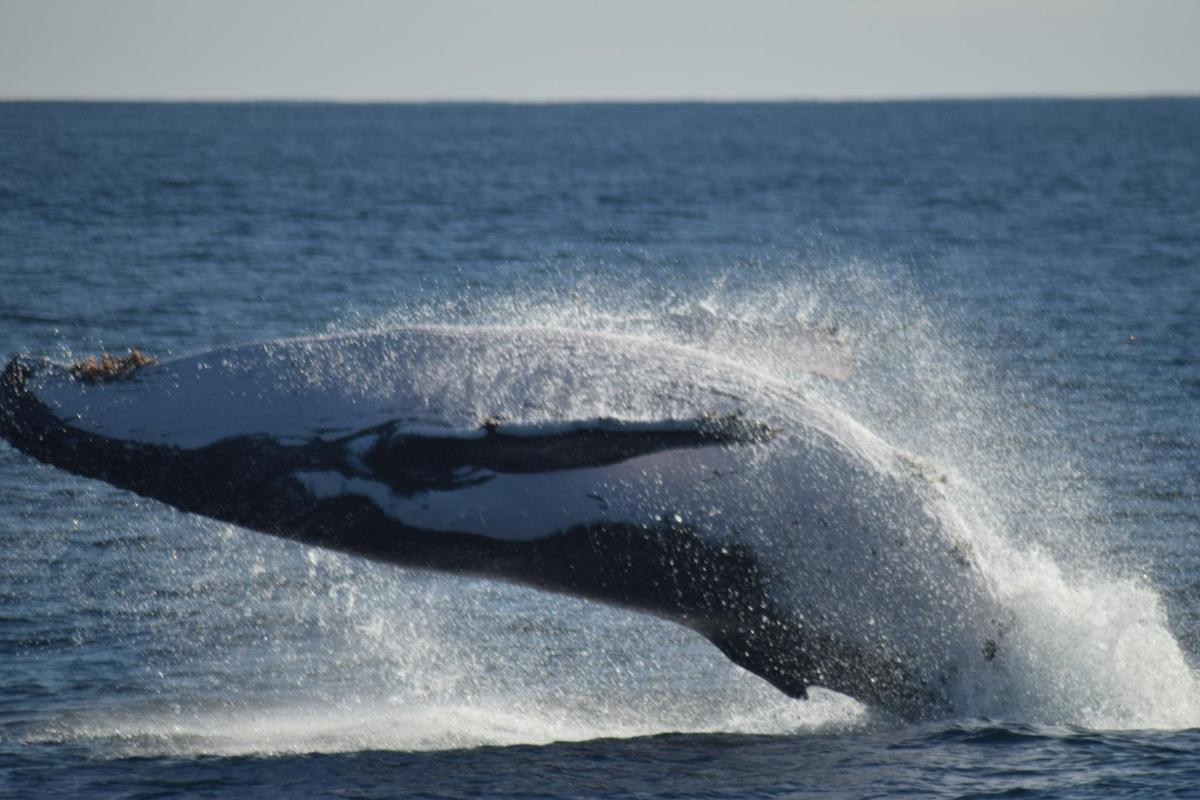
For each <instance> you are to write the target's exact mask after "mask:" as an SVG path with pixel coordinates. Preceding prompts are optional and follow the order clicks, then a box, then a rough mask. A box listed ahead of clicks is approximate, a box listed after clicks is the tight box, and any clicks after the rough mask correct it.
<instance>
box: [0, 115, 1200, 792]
mask: <svg viewBox="0 0 1200 800" xmlns="http://www.w3.org/2000/svg"><path fill="white" fill-rule="evenodd" d="M680 320H685V321H686V320H692V321H695V324H696V325H705V324H711V323H712V322H713V321H714V320H717V321H719V322H720V324H721V325H723V326H726V328H727V329H728V330H732V331H737V330H740V329H743V328H744V329H745V330H746V331H748V333H747V335H743V336H738V335H732V336H729V337H726V338H725V339H722V340H720V341H716V342H710V343H709V344H708V345H707V346H708V347H711V348H714V349H717V350H719V351H720V354H721V355H723V356H728V357H731V358H734V359H736V360H738V361H739V362H741V363H743V364H745V365H748V367H749V368H752V369H759V370H761V371H762V374H763V375H770V376H773V377H774V378H779V377H780V375H781V374H782V372H781V370H782V367H781V366H780V364H781V361H780V359H779V358H778V356H779V354H780V352H781V351H784V352H786V350H787V349H788V341H787V338H786V337H787V334H786V331H788V330H794V329H797V328H801V329H805V330H810V331H825V332H828V333H829V334H830V335H833V336H836V337H837V339H838V341H840V342H842V343H844V345H845V347H846V348H847V349H848V350H849V352H851V353H852V354H853V361H854V373H853V375H851V376H850V378H849V379H848V380H845V381H838V380H833V379H827V378H822V377H820V376H816V375H807V374H806V375H798V376H795V377H794V379H795V380H796V381H797V382H799V383H801V384H802V386H803V388H804V390H805V392H806V393H808V394H810V395H811V396H814V397H819V398H820V399H821V401H822V402H824V403H828V404H832V405H834V406H836V407H838V408H840V409H842V410H844V411H846V412H847V413H849V414H851V415H852V416H853V417H854V418H856V419H857V420H858V421H859V422H861V423H862V424H863V425H864V426H866V427H867V428H868V429H870V430H872V431H874V432H875V433H876V434H878V435H879V436H880V437H882V438H883V439H885V440H886V441H888V442H890V443H892V444H894V445H896V446H897V447H901V448H903V449H904V450H906V451H909V452H910V453H913V454H915V455H918V456H919V457H920V458H921V459H923V460H924V461H927V462H929V463H931V464H933V465H936V467H937V468H938V469H940V470H944V471H945V472H946V473H948V474H950V475H953V476H954V478H955V480H954V481H953V482H952V484H951V486H952V487H953V488H952V489H951V490H950V491H951V499H952V502H953V503H954V504H955V506H956V510H957V512H958V513H959V514H960V515H961V516H962V518H963V519H965V520H967V522H968V524H969V525H970V527H971V530H972V531H973V534H972V535H974V536H977V537H979V538H980V539H981V540H983V539H984V538H986V539H988V540H1000V541H1003V542H1004V543H1005V547H1006V548H1007V550H1008V552H1010V554H1011V557H1010V559H1009V560H1008V561H1007V562H1006V563H1003V564H1000V565H998V566H997V568H996V574H995V579H996V580H997V582H998V583H999V585H1000V586H1001V588H1002V589H1003V591H1004V592H1005V594H1006V596H1007V597H1009V598H1010V599H1011V600H1012V602H1014V603H1015V604H1017V605H1019V606H1020V608H1021V609H1022V618H1023V619H1024V620H1025V625H1024V631H1023V633H1022V637H1021V643H1022V646H1023V647H1025V648H1026V652H1024V653H1023V654H1022V655H1023V658H1024V659H1025V661H1026V662H1027V663H1029V664H1032V665H1035V668H1032V669H1031V670H1030V672H1029V674H1028V675H1026V676H1024V680H1021V681H1016V682H1014V683H1013V684H1012V686H1011V691H1008V692H1006V693H1005V694H1004V695H1003V699H1002V702H999V703H997V702H994V701H993V702H990V703H988V704H981V705H980V706H979V707H975V706H972V705H970V704H967V705H966V706H965V707H964V708H963V709H962V710H961V713H957V714H952V715H950V716H949V717H948V718H944V719H943V718H939V719H933V720H926V721H923V722H920V723H909V722H904V721H901V720H896V719H892V718H889V717H888V716H887V715H885V714H882V713H880V712H878V711H876V710H874V709H870V708H867V707H864V706H862V705H860V704H858V703H856V702H854V701H852V700H850V699H848V698H845V697H842V696H840V695H835V694H833V693H830V692H823V691H821V690H814V691H813V692H812V696H811V698H810V699H809V700H807V701H803V700H792V699H789V698H787V697H785V696H783V695H782V694H780V693H779V692H777V691H776V690H774V689H773V688H771V687H770V686H769V685H768V684H766V683H765V682H763V681H762V680H760V679H758V678H756V677H754V676H753V675H750V674H749V673H746V672H744V671H742V670H740V669H739V668H737V667H735V666H733V665H731V664H729V663H728V662H727V661H726V660H725V659H724V658H723V657H722V656H721V655H720V654H719V653H718V652H717V650H716V649H715V648H714V647H713V646H711V645H710V644H708V643H707V642H706V641H705V640H703V639H702V638H700V637H699V636H697V635H695V634H693V633H691V632H689V631H686V630H684V629H682V628H679V627H676V626H674V625H671V624H669V623H666V622H663V621H660V620H656V619H652V618H649V617H646V616H641V615H637V614H634V613H630V612H626V611H621V610H616V609H611V608H606V607H602V606H599V605H594V604H589V603H586V602H583V601H579V600H574V599H571V598H565V597H559V596H553V595H547V594H539V593H536V592H533V591H530V590H525V589H521V588H517V587H513V586H509V585H502V584H495V583H489V582H486V581H479V580H466V579H458V578H449V577H444V576H436V575H428V574H421V573H416V572H411V571H406V570H403V569H397V568H393V567H388V566H385V565H379V564H373V563H367V562H364V561H361V560H356V559H354V558H350V557H346V556H341V555H336V554H332V553H329V552H325V551H319V550H314V549H310V548H306V547H303V546H301V545H297V544H294V543H289V542H284V541H279V540H275V539H271V538H268V537H265V536H261V535H258V534H255V533H251V532H248V531H244V530H240V529H237V528H234V527H231V526H228V525H223V524H219V523H216V522H213V521H210V520H205V519H200V518H197V517H193V516H190V515H187V514H183V513H179V512H176V511H173V510H172V509H170V508H167V507H165V506H162V505H159V504H157V503H154V502H152V501H148V500H144V499H141V498H139V497H136V496H134V495H131V494H129V493H126V492H122V491H118V490H116V489H113V488H111V487H109V486H107V485H104V484H101V483H97V482H91V481H87V480H84V479H81V478H76V477H73V476H71V475H68V474H66V473H63V472H60V471H57V470H55V469H53V468H50V467H46V466H43V465H40V464H38V463H36V462H34V461H32V460H31V459H29V458H27V457H26V456H24V455H22V454H21V453H19V452H17V451H16V450H14V449H13V448H11V447H9V446H8V445H7V444H0V795H2V796H5V797H19V798H30V797H48V796H74V797H88V798H133V797H145V798H149V797H156V798H158V797H174V796H180V797H240V798H283V797H287V798H295V797H332V796H337V797H356V798H360V797H361V798H368V797H369V798H377V797H378V798H382V797H404V796H421V797H507V798H525V797H539V798H558V797H605V798H624V797H706V798H746V797H769V798H784V797H789V798H790V797H897V796H918V797H984V796H1010V797H1076V798H1112V797H1166V796H1178V797H1200V672H1198V671H1197V666H1198V665H1200V100H1195V99H1180V100H1176V99H1156V100H1144V101H1143V100H1128V101H1124V100H1121V101H1118V100H1112V101H1058V100H1039V101H1028V102H1027V101H995V102H918V103H869V104H857V103H847V104H761V105H759V104H747V105H743V104H731V105H703V104H699V105H692V104H681V105H561V106H559V105H531V106H522V105H512V106H510V105H394V106H391V105H379V106H371V105H305V104H233V105H220V104H216V105H211V104H198V105H192V104H182V105H153V104H149V105H139V104H97V105H88V104H58V103H54V104H0V351H2V352H0V355H2V356H3V357H4V358H8V357H9V356H11V355H13V354H17V353H34V354H45V355H49V356H51V357H54V358H56V359H62V360H71V359H77V358H81V357H83V356H86V355H90V354H95V353H98V352H100V351H105V350H107V351H113V352H124V351H125V349H126V348H129V347H139V348H142V349H143V350H146V351H147V352H150V353H152V354H154V355H156V356H158V357H160V358H163V357H169V356H172V355H185V354H189V353H194V352H199V351H203V350H206V349H210V348H213V347H217V346H221V345H228V344H234V343H240V342H246V341H254V340H262V339H269V338H274V337H279V336H299V335H311V334H321V333H327V332H337V331H348V330H355V329H366V328H380V327H387V326H389V325H397V324H403V323H406V322H430V321H433V322H443V323H452V324H456V323H464V324H469V323H480V322H486V323H489V324H497V325H514V326H534V327H537V326H545V327H560V328H562V327H565V328H578V329H586V330H620V331H625V332H633V333H635V334H639V335H645V336H648V337H653V338H662V337H666V338H671V337H677V336H679V331H680V324H679V321H680ZM684 328H686V324H685V325H684ZM763 330H778V331H781V332H783V333H781V334H780V335H779V336H773V337H769V338H770V341H769V342H767V341H765V340H764V339H763V338H762V336H761V332H762V331H763ZM756 332H757V333H756ZM768 344H769V345H770V346H767V345H768ZM783 360H784V361H786V359H783ZM784 377H787V376H784ZM779 535H780V536H787V535H788V533H787V532H786V531H781V532H780V534H779ZM817 557H819V556H817ZM897 602H903V598H898V599H897Z"/></svg>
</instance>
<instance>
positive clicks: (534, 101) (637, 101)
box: [0, 90, 1200, 106]
mask: <svg viewBox="0 0 1200 800" xmlns="http://www.w3.org/2000/svg"><path fill="white" fill-rule="evenodd" d="M1195 99H1200V90H1197V91H1195V92H1174V91H1162V92H1158V91H1151V92H1138V93H1135V92H1112V93H1108V92H1078V93H1070V92H1044V93H1042V92H1030V93H1007V92H996V93H986V92H985V93H979V94H971V93H961V94H957V93H952V94H928V95H924V94H911V95H903V94H901V95H845V96H829V97H821V96H808V97H804V96H796V97H779V96H774V97H772V96H763V97H723V96H713V97H703V96H688V95H682V96H669V95H664V96H662V97H608V96H600V95H598V96H595V97H546V98H540V97H530V98H507V97H501V98H496V97H462V98H457V97H438V96H430V97H371V96H363V97H332V96H321V95H314V96H311V97H308V96H300V95H297V96H287V95H284V96H272V95H265V96H246V97H239V96H226V95H199V96H185V95H179V96H176V95H96V96H83V95H50V96H46V95H37V96H35V95H29V96H23V95H13V96H0V103H45V104H52V103H64V104H66V103H74V104H86V103H94V104H97V105H105V104H112V105H116V104H121V103H130V104H147V105H150V104H162V105H189V104H190V105H202V104H213V105H237V104H246V105H250V104H256V103H257V104H278V105H291V104H294V105H364V106H365V105H413V106H416V105H507V106H552V105H563V106H566V105H739V104H746V105H750V104H759V105H788V104H796V105H799V104H814V105H815V104H830V105H835V104H854V103H863V104H868V103H870V104H882V103H937V102H947V103H953V102H988V101H991V102H1021V101H1087V100H1195Z"/></svg>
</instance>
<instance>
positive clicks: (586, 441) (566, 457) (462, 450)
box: [341, 416, 774, 494]
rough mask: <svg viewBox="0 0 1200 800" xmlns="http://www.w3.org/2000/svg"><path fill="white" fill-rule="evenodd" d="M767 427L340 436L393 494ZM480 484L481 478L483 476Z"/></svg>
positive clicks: (698, 422) (674, 425)
mask: <svg viewBox="0 0 1200 800" xmlns="http://www.w3.org/2000/svg"><path fill="white" fill-rule="evenodd" d="M773 434H774V431H773V430H772V429H771V428H770V427H769V426H767V425H764V424H761V423H756V422H750V421H748V420H745V419H743V418H742V417H739V416H724V417H700V418H698V419H691V420H661V421H655V422H623V421H618V420H612V419H596V420H587V421H579V422H572V423H565V424H563V423H557V424H554V425H546V426H537V425H505V424H501V423H497V422H493V421H490V420H489V421H488V422H486V423H485V424H484V425H483V426H482V428H481V429H480V430H479V431H478V432H477V433H476V434H475V435H465V436H464V435H445V436H438V435H429V434H425V433H412V432H409V431H408V430H406V429H405V428H404V427H403V426H402V425H400V424H398V423H389V424H388V425H384V426H381V427H380V428H377V429H374V430H372V431H366V432H362V433H357V434H354V435H353V436H350V437H345V438H344V439H343V440H342V441H341V444H342V445H343V446H347V445H349V446H353V445H354V444H355V443H356V442H364V441H366V442H369V444H368V445H367V446H366V448H365V450H364V451H363V452H362V453H361V455H360V456H359V463H361V465H362V466H363V467H365V468H366V470H367V471H368V472H369V473H370V474H371V477H372V478H374V479H376V480H383V481H385V482H386V483H387V484H388V485H389V486H390V487H391V488H392V490H393V491H396V492H398V493H401V494H416V493H419V492H425V491H430V490H442V491H444V490H449V489H454V488H457V487H459V486H462V485H464V484H469V483H473V482H477V481H479V480H480V479H481V478H480V475H481V474H483V475H486V474H488V473H509V474H521V473H526V474H530V473H547V472H557V471H560V470H569V469H583V468H587V467H602V466H607V465H609V464H616V463H619V462H621V461H626V460H628V459H631V458H637V457H639V456H644V455H649V454H651V453H655V452H659V451H663V450H674V449H682V448H695V447H707V446H713V445H730V444H749V443H755V442H763V441H766V440H768V439H770V438H771V436H772V435H773ZM485 479H486V478H485Z"/></svg>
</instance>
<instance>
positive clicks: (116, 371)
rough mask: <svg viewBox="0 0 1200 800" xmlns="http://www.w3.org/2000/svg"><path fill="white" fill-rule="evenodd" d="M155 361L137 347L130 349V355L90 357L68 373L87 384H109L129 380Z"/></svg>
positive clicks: (105, 354)
mask: <svg viewBox="0 0 1200 800" xmlns="http://www.w3.org/2000/svg"><path fill="white" fill-rule="evenodd" d="M154 362H155V359H154V358H153V357H151V356H148V355H146V354H145V353H143V352H142V351H141V350H138V349H137V348H136V347H131V348H130V349H129V355H126V356H114V355H110V354H108V353H101V354H100V358H99V359H97V358H96V357H95V356H88V357H87V358H85V359H83V360H81V361H76V362H75V363H74V364H72V365H71V366H70V367H68V368H67V371H68V372H69V373H70V375H71V377H73V378H75V379H76V380H79V381H84V382H86V383H108V382H110V381H119V380H123V379H125V378H128V377H129V376H130V375H132V374H133V373H135V372H137V371H138V370H139V369H141V368H142V367H144V366H146V365H148V364H153V363H154Z"/></svg>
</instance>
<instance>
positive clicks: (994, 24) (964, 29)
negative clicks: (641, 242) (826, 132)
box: [0, 0, 1200, 100]
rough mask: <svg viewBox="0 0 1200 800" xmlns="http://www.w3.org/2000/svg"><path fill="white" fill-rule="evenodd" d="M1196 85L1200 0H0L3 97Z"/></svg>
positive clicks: (927, 93)
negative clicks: (437, 0) (726, 0)
mask: <svg viewBox="0 0 1200 800" xmlns="http://www.w3.org/2000/svg"><path fill="white" fill-rule="evenodd" d="M1143 94H1200V0H793V2H785V1H784V0H730V1H729V2H716V1H715V0H509V1H508V2H506V1H505V0H441V1H440V2H435V1H433V0H412V1H411V2H406V1H405V0H393V1H392V2H384V0H342V2H316V0H204V1H203V2H184V1H183V0H77V1H76V2H71V1H70V0H0V98H150V99H164V98H173V99H218V98H221V99H223V98H229V99H250V98H277V99H336V100H363V99H366V100H426V99H458V100H461V99H484V100H581V99H635V100H642V99H734V100H736V99H751V98H767V99H785V98H815V99H826V98H831V99H832V98H879V97H941V96H994V95H1143Z"/></svg>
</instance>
